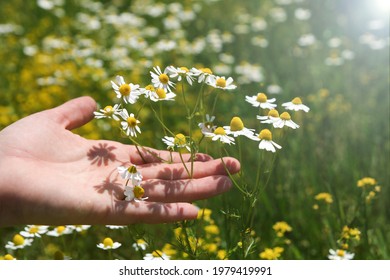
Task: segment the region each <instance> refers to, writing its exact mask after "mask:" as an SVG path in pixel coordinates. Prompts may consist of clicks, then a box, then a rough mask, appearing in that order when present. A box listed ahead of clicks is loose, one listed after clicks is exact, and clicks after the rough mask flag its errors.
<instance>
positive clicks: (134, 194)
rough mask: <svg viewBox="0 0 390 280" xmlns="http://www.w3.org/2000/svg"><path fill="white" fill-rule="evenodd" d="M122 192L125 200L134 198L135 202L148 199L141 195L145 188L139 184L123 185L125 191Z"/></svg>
mask: <svg viewBox="0 0 390 280" xmlns="http://www.w3.org/2000/svg"><path fill="white" fill-rule="evenodd" d="M123 193H124V194H125V200H126V201H133V200H134V201H135V202H140V201H144V200H146V199H148V198H147V197H143V196H144V194H145V190H144V188H143V187H141V186H140V185H135V186H133V185H130V186H125V191H124V192H123Z"/></svg>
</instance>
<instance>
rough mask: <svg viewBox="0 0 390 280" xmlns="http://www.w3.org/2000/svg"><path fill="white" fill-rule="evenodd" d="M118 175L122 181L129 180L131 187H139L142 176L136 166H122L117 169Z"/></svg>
mask: <svg viewBox="0 0 390 280" xmlns="http://www.w3.org/2000/svg"><path fill="white" fill-rule="evenodd" d="M117 170H118V173H119V175H121V177H122V178H123V179H126V180H131V183H132V184H133V185H139V184H141V182H142V175H141V173H140V172H139V171H138V170H137V166H135V165H134V164H133V165H131V166H129V167H124V166H119V167H118V168H117Z"/></svg>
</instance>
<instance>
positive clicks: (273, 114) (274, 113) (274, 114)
mask: <svg viewBox="0 0 390 280" xmlns="http://www.w3.org/2000/svg"><path fill="white" fill-rule="evenodd" d="M268 117H274V118H279V112H278V111H277V110H275V109H271V110H270V111H269V112H268Z"/></svg>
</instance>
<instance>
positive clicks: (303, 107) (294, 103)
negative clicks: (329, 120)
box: [282, 97, 310, 113]
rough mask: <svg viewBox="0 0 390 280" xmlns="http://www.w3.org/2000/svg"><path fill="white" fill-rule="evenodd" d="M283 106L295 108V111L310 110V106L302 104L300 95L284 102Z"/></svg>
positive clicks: (290, 108)
mask: <svg viewBox="0 0 390 280" xmlns="http://www.w3.org/2000/svg"><path fill="white" fill-rule="evenodd" d="M282 106H283V107H284V108H285V109H286V110H294V111H300V110H302V111H304V112H306V113H307V112H309V110H310V108H309V107H307V106H306V105H304V104H302V100H301V99H300V98H299V97H295V98H294V99H293V100H292V101H290V102H286V103H283V104H282Z"/></svg>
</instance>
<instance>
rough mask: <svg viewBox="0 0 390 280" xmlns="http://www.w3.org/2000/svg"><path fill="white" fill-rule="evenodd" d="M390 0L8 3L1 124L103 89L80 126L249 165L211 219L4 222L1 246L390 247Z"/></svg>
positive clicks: (222, 253)
mask: <svg viewBox="0 0 390 280" xmlns="http://www.w3.org/2000/svg"><path fill="white" fill-rule="evenodd" d="M389 11H390V7H389V5H388V3H387V1H386V0H383V1H380V0H377V1H372V0H355V1H349V0H325V1H320V0H245V1H234V0H220V1H218V0H213V1H206V0H204V1H202V0H199V1H157V0H140V1H131V0H115V1H92V0H80V1H76V0H72V1H66V0H34V1H22V0H13V1H0V61H1V67H0V97H1V98H0V129H3V128H4V127H6V126H8V125H9V124H11V123H13V122H15V121H17V120H19V119H21V118H23V117H25V116H28V115H30V114H32V113H35V112H38V111H41V110H45V109H48V108H53V107H55V106H57V105H60V104H62V103H64V102H65V101H67V100H70V99H72V98H75V97H79V96H85V95H88V96H91V97H93V98H94V99H95V100H96V101H97V103H98V106H99V108H98V110H97V112H96V118H95V119H93V120H92V121H91V122H90V123H88V124H87V125H85V126H83V127H81V128H79V129H76V130H75V131H74V133H77V134H80V135H82V136H83V137H85V138H88V139H107V140H115V141H119V142H122V143H126V144H132V145H137V147H139V148H142V147H152V148H155V149H161V150H172V151H175V152H178V153H180V155H183V156H184V155H186V154H190V157H192V158H194V157H195V154H196V153H208V154H210V155H212V156H213V157H214V158H219V157H221V156H227V155H228V156H232V157H235V158H237V159H239V160H240V162H241V171H240V172H239V173H238V174H235V175H232V176H231V180H232V181H233V182H234V186H233V188H232V189H231V190H230V191H229V192H227V193H224V194H222V195H220V196H216V197H213V198H211V199H207V200H200V201H196V202H195V204H196V205H197V206H198V207H199V208H200V209H201V210H200V212H199V217H198V219H197V220H195V221H184V222H178V223H172V224H160V225H147V224H143V223H142V224H136V225H128V226H113V225H92V226H87V225H55V226H53V225H47V226H38V225H20V226H17V227H1V228H0V259H15V258H16V259H18V260H23V259H154V258H163V259H221V260H223V259H284V260H297V259H298V260H308V259H364V260H366V259H390V245H389V240H390V208H389V205H390V200H389V196H390V192H389V188H388V187H389V183H390V182H389V170H390V164H389V156H390V141H389V139H390V128H389V119H390V114H389V113H390V105H389V104H390V100H389ZM170 66H171V67H170ZM152 73H153V74H152ZM162 74H164V75H165V76H164V75H162ZM119 76H120V77H122V78H119ZM156 77H157V78H156ZM163 78H167V79H169V82H171V83H172V84H170V85H171V86H170V88H166V87H165V86H166V83H165V82H164V79H163ZM123 84H125V85H129V84H130V87H132V90H134V89H135V88H136V85H138V86H139V90H138V92H135V93H132V92H131V89H129V88H126V87H124V86H123ZM127 91H128V92H127ZM129 92H130V93H129ZM134 94H135V95H134ZM169 99H170V100H169ZM273 99H275V100H273ZM289 102H292V104H290V106H289V105H288V104H286V103H289ZM270 104H271V105H270ZM107 106H111V107H112V108H111V107H107ZM272 109H276V110H277V115H272V114H270V112H271V111H272ZM294 109H296V110H294ZM115 110H117V111H115ZM124 111H126V114H128V115H126V116H125V117H124V114H125V113H124ZM131 113H133V114H134V115H133V119H131V120H130V117H131V116H130V114H131ZM273 113H275V112H273ZM262 117H264V118H262ZM136 121H139V122H136ZM136 126H137V127H138V128H139V130H138V129H137V128H135V127H136ZM130 128H133V129H130ZM246 129H247V130H246ZM229 132H231V133H232V134H229ZM234 132H236V133H235V134H236V135H233V134H234ZM240 133H241V134H244V135H237V134H240ZM163 139H165V141H163ZM271 141H273V142H271ZM261 143H262V144H261ZM97 148H99V147H97ZM100 148H105V147H100ZM92 152H93V151H92ZM92 154H93V153H92ZM90 156H91V155H90ZM186 156H188V155H186ZM0 160H1V158H0ZM105 160H110V159H109V158H108V159H107V158H99V156H96V157H95V156H93V155H92V156H91V164H104V161H105ZM183 166H184V165H183ZM126 168H127V167H126ZM193 171H194V170H192V169H191V168H189V169H186V172H187V173H188V175H189V176H191V174H192V173H193ZM0 180H1V178H0ZM102 180H104V178H103V179H102ZM0 185H1V184H0ZM140 186H141V187H142V182H140ZM133 187H134V186H133ZM101 191H104V190H101ZM134 194H135V195H134ZM134 194H133V193H132V197H130V198H129V200H134V199H135V200H136V201H129V203H144V202H143V201H142V200H143V199H144V197H142V193H141V194H139V193H138V195H137V193H136V191H135V189H134ZM126 196H127V195H126ZM134 196H135V197H134ZM0 208H2V207H1V206H0ZM0 226H1V225H0Z"/></svg>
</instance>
